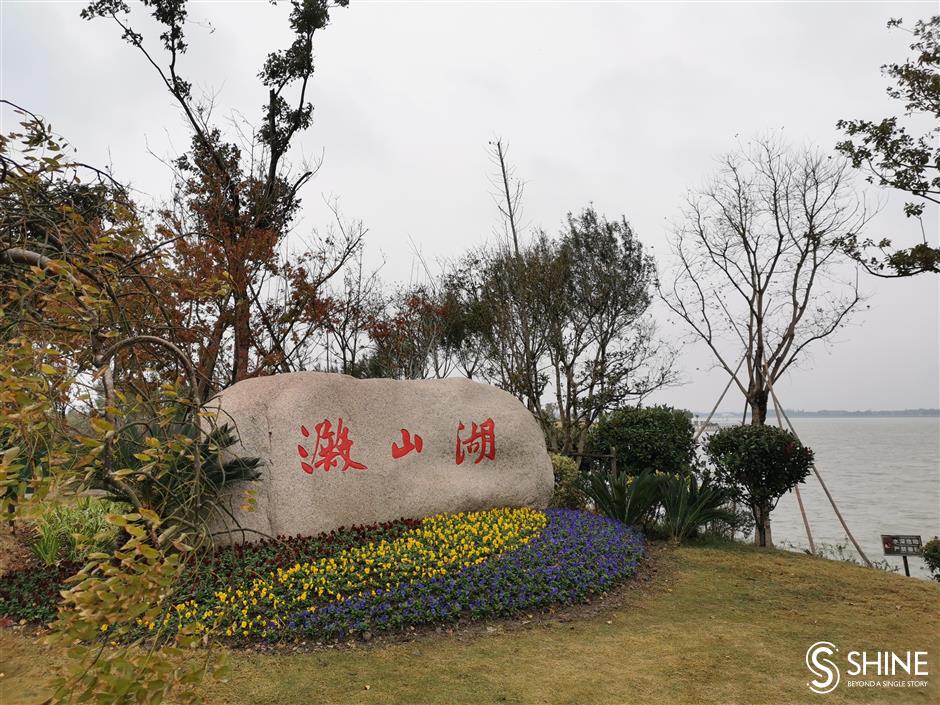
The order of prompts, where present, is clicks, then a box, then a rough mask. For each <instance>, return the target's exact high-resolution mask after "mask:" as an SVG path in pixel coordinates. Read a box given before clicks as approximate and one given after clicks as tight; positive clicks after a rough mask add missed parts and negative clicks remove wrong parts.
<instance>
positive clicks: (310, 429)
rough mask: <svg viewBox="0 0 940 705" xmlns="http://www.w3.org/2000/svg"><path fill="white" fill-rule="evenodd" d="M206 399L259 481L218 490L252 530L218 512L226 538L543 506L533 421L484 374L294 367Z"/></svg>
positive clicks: (544, 456)
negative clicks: (401, 375)
mask: <svg viewBox="0 0 940 705" xmlns="http://www.w3.org/2000/svg"><path fill="white" fill-rule="evenodd" d="M208 407H209V408H211V409H214V410H217V411H219V416H218V422H219V423H229V424H231V425H233V426H234V427H235V428H236V430H237V433H238V437H239V444H238V445H237V446H234V447H233V448H232V449H231V451H232V452H234V453H236V454H237V455H240V456H243V457H256V458H260V459H261V460H262V461H263V466H262V467H261V472H262V477H261V480H260V481H258V482H253V483H245V484H243V485H241V486H238V487H234V488H232V489H231V490H230V491H229V492H228V493H227V495H226V497H225V502H226V506H227V508H228V509H229V511H231V512H232V514H233V515H234V517H235V519H236V520H237V526H239V527H242V528H246V529H251V530H253V531H254V532H259V533H253V532H241V531H237V529H236V522H234V521H231V520H226V521H225V522H224V523H225V524H226V525H225V526H216V527H215V529H214V530H215V531H225V530H229V531H231V530H236V531H237V534H229V535H228V538H229V540H233V541H241V540H247V541H252V540H258V539H259V538H261V535H262V534H264V535H269V536H276V535H279V534H284V535H292V534H307V535H309V534H317V533H319V532H322V531H329V530H331V529H334V528H337V527H339V526H350V525H353V524H370V523H375V522H383V521H389V520H392V519H397V518H399V517H423V516H427V515H430V514H435V513H438V512H459V511H471V510H478V509H488V508H492V507H500V506H545V504H546V503H547V502H548V500H549V498H550V497H551V493H552V483H553V476H552V466H551V461H550V460H549V457H548V453H547V452H546V450H545V441H544V438H543V435H542V432H541V430H540V429H539V426H538V424H537V423H536V421H535V419H534V418H533V417H532V415H531V414H530V413H529V411H528V410H527V409H526V408H525V406H523V405H522V404H521V403H519V401H518V400H516V399H515V398H514V397H513V396H512V395H510V394H508V393H506V392H504V391H502V390H500V389H497V388H496V387H493V386H490V385H487V384H480V383H477V382H472V381H470V380H466V379H435V380H406V381H399V380H386V379H369V380H359V379H355V378H353V377H347V376H346V375H338V374H328V373H322V372H296V373H291V374H281V375H274V376H271V377H259V378H256V379H247V380H244V381H242V382H239V383H238V384H235V385H233V386H232V387H229V388H228V389H226V390H225V391H223V392H222V393H221V394H220V395H219V396H217V397H216V398H215V399H213V400H212V401H211V402H210V403H209V404H208ZM246 490H252V492H253V505H254V506H253V508H252V509H251V510H250V511H246V502H245V496H246ZM223 540H224V539H223Z"/></svg>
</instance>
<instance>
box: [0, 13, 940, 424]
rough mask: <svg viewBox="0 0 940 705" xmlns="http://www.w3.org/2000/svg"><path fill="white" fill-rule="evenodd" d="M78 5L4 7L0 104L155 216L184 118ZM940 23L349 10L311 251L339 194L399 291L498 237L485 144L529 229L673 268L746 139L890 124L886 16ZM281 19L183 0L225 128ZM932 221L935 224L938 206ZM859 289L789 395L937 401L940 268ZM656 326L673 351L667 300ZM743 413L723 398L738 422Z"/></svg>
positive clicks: (282, 41)
mask: <svg viewBox="0 0 940 705" xmlns="http://www.w3.org/2000/svg"><path fill="white" fill-rule="evenodd" d="M132 4H133V3H132ZM82 7H83V3H71V2H45V1H33V2H18V1H16V0H0V19H2V27H0V39H2V66H0V78H2V86H0V94H2V95H3V97H5V98H7V99H10V100H12V101H14V102H16V103H19V104H21V105H23V106H25V107H28V108H29V109H31V110H33V111H35V112H37V113H40V114H42V115H43V116H45V117H46V118H47V119H48V120H50V121H51V122H52V123H53V126H54V127H55V128H56V130H57V131H58V132H60V133H61V134H63V135H64V136H66V137H67V138H68V139H69V141H70V142H71V143H72V144H73V145H75V146H77V147H78V148H79V151H80V155H81V158H82V159H83V160H84V161H86V162H89V163H94V164H98V165H103V164H108V163H110V164H112V165H113V169H114V172H115V175H116V176H117V177H118V178H119V179H121V180H123V181H125V182H130V183H132V184H133V186H134V187H136V188H137V189H139V190H140V192H141V194H140V195H139V197H140V198H141V200H142V201H144V202H148V201H154V202H157V201H159V200H160V199H162V198H164V197H165V196H166V195H167V194H168V193H169V185H170V175H169V172H168V170H167V169H166V168H165V167H164V166H163V165H162V164H161V163H160V161H159V160H158V159H157V158H155V157H154V156H152V155H151V154H149V153H148V148H149V149H150V150H152V151H153V152H154V153H155V154H156V155H158V156H161V157H168V156H171V155H173V154H175V153H177V152H179V151H182V150H183V149H184V148H185V146H186V144H187V141H188V137H187V131H186V128H185V125H184V123H183V121H182V119H181V117H180V114H179V112H178V110H177V108H176V107H175V105H174V104H173V102H172V100H171V99H170V97H169V96H168V94H167V93H166V92H165V90H162V89H161V85H160V83H159V80H158V79H157V77H156V75H155V74H154V73H153V72H152V69H150V67H149V66H147V65H145V63H144V60H143V58H142V56H140V55H139V54H138V53H136V52H135V50H134V49H133V48H131V47H130V46H128V45H127V44H125V43H124V42H122V41H121V39H120V33H119V30H118V28H117V27H116V26H113V25H111V24H109V23H108V22H106V21H104V20H97V21H95V22H85V21H83V20H81V19H80V18H79V16H78V14H79V11H80V10H81V8H82ZM936 11H937V5H936V3H935V2H926V3H887V2H882V3H779V4H763V3H734V4H732V3H694V4H693V3H675V4H643V3H635V4H634V3H587V2H579V3H574V2H570V3H548V2H533V3H521V2H516V3H510V2H504V3H485V2H465V3H445V2H438V3H418V2H411V3H406V2H392V1H389V2H381V3H379V2H365V1H362V0H360V1H357V0H353V2H352V4H351V5H350V7H349V8H346V9H338V10H335V11H334V13H333V24H332V25H331V26H330V27H329V28H327V30H326V31H325V32H323V33H321V34H320V35H319V36H318V37H317V39H316V49H315V51H316V59H317V72H316V74H315V76H314V81H313V86H312V88H313V90H312V94H311V97H312V100H313V102H314V105H315V110H314V125H313V127H312V128H311V129H310V130H308V131H307V132H306V133H305V134H303V135H301V137H300V139H299V140H298V141H297V145H298V147H299V149H298V150H297V151H296V152H295V153H294V154H293V155H292V156H293V159H294V160H295V161H298V160H300V159H301V158H302V157H303V156H306V157H315V156H317V155H319V154H320V153H321V150H322V151H323V153H324V163H323V167H322V169H321V170H320V172H319V173H318V175H317V177H316V179H315V180H314V181H313V182H312V183H311V184H309V185H308V186H307V187H306V189H305V191H304V192H303V198H304V216H303V220H302V222H301V223H300V224H299V225H298V227H297V229H296V233H297V236H298V237H299V236H309V234H310V231H311V229H312V228H313V227H322V226H324V225H326V224H327V222H328V221H329V212H328V211H327V210H326V208H325V206H324V205H323V200H322V199H323V196H329V195H333V196H338V197H339V198H340V204H341V208H342V210H343V212H344V214H345V215H346V216H347V217H352V218H357V219H362V220H363V221H364V222H365V224H366V226H367V227H368V228H369V235H368V237H367V258H368V261H369V262H370V263H371V264H373V265H378V264H380V263H381V262H382V261H383V260H384V261H385V265H384V267H383V269H382V275H381V276H382V278H383V279H384V280H385V281H386V282H404V281H408V280H409V279H411V278H412V277H413V276H414V271H415V269H416V263H415V256H414V251H413V249H412V245H411V241H413V242H414V243H416V245H417V246H418V248H419V249H420V251H421V253H422V255H423V256H424V258H425V259H426V260H428V261H429V262H432V263H433V262H435V261H438V260H443V259H447V258H454V257H457V256H458V255H460V254H461V253H462V252H463V251H465V250H466V249H467V248H468V247H470V246H473V245H477V244H479V243H481V242H483V241H484V240H486V239H488V238H492V237H493V232H494V229H495V228H496V227H497V226H498V222H499V221H498V214H497V211H496V208H495V206H494V205H493V201H492V198H491V195H490V194H491V191H492V187H491V185H490V182H489V178H490V177H491V175H492V165H491V163H490V161H489V158H488V155H487V151H486V146H487V141H488V140H490V139H492V138H493V137H494V136H496V135H501V136H502V137H503V138H504V139H506V140H508V141H509V143H510V145H511V152H510V157H511V161H512V162H513V163H514V164H515V166H516V168H517V171H518V174H519V176H520V177H522V178H523V179H524V180H525V181H526V198H525V204H524V220H525V222H527V223H528V224H530V225H532V226H542V227H544V228H545V229H546V230H548V231H550V232H554V231H557V230H558V228H559V226H560V225H561V222H562V220H563V218H564V216H565V213H566V212H567V211H569V210H575V211H576V210H578V209H580V208H582V207H583V206H585V205H586V204H587V203H588V202H590V201H593V203H594V205H595V207H596V208H597V209H598V211H599V212H601V213H604V214H606V215H607V216H608V217H609V218H611V219H614V218H617V217H619V215H620V214H624V215H626V217H627V219H628V220H629V221H630V222H631V223H632V225H633V226H634V229H635V230H636V231H637V233H638V234H639V236H640V238H641V239H642V241H643V242H644V243H645V244H646V245H647V247H648V248H649V249H650V250H651V251H652V252H653V254H654V255H655V256H656V257H657V260H658V263H659V266H660V269H661V271H666V270H668V267H669V259H668V246H667V243H666V236H667V233H668V232H669V221H670V219H675V218H676V217H677V216H678V210H679V207H680V205H681V203H682V198H683V195H684V193H685V191H686V189H688V188H690V187H695V186H697V185H699V184H700V183H701V182H702V181H703V180H704V179H705V178H706V177H707V176H708V175H709V174H710V173H711V172H712V171H713V170H714V169H715V166H716V158H717V157H718V156H720V155H721V154H722V153H723V152H725V151H727V150H729V149H731V148H733V146H734V144H735V136H736V135H740V136H741V137H743V138H747V137H749V136H753V135H755V134H759V133H764V132H767V131H769V130H777V129H781V128H782V129H783V130H784V134H785V135H786V136H787V138H788V139H789V140H791V141H792V142H793V143H795V144H798V145H802V144H815V145H818V146H820V147H821V148H823V149H825V150H831V149H832V147H833V145H834V144H835V143H836V142H837V141H838V139H839V138H840V135H839V133H838V131H837V130H836V129H835V123H836V121H837V120H838V119H840V118H869V119H880V118H881V117H884V116H887V115H895V114H898V112H899V109H900V107H901V106H900V104H896V103H895V102H893V101H891V100H889V99H888V98H887V97H886V96H885V93H884V90H885V87H886V86H887V85H888V84H887V81H886V80H885V79H884V78H883V77H882V76H881V73H880V70H879V67H880V66H881V65H882V64H884V63H887V62H889V61H902V60H903V59H904V58H906V57H907V55H908V50H907V45H908V44H909V42H910V36H909V35H908V34H906V33H904V32H902V31H898V30H894V31H888V30H887V29H886V28H885V22H886V21H887V20H888V18H889V17H903V18H904V19H905V20H906V21H907V24H908V25H909V24H911V23H912V22H913V21H914V20H915V19H917V18H921V17H926V16H928V15H929V14H931V13H932V12H936ZM286 13H287V8H286V7H281V8H272V7H271V6H270V5H268V4H267V3H266V2H261V1H259V2H237V3H236V2H193V3H191V17H192V19H193V20H194V21H200V22H202V21H210V20H211V24H212V27H213V28H214V32H211V33H210V31H209V29H208V26H207V25H203V26H191V27H190V29H189V34H188V36H189V43H190V50H189V52H188V53H187V54H186V55H185V56H184V57H183V59H182V62H181V66H180V71H181V73H182V75H183V76H185V77H187V78H189V79H190V80H191V81H192V82H193V84H194V90H195V91H196V92H199V91H203V92H206V93H212V94H215V104H216V115H217V117H219V118H228V117H229V116H230V115H232V114H233V111H237V112H239V113H241V114H243V115H244V116H246V117H247V118H248V119H250V120H251V121H254V122H257V119H258V116H259V115H260V108H261V105H262V103H263V101H264V98H265V95H264V91H263V89H262V88H261V86H260V83H259V82H258V80H257V79H256V74H257V71H258V69H259V68H260V66H261V64H262V62H263V60H264V56H265V55H266V53H267V52H268V51H270V50H273V49H275V48H281V47H283V46H285V45H286V42H287V41H289V32H288V31H287V30H286V27H287V24H286ZM141 27H143V28H145V29H152V27H149V26H148V25H147V24H146V23H142V24H141ZM148 38H150V39H151V43H152V45H153V46H155V41H153V40H154V39H155V34H154V33H153V32H152V31H151V32H150V33H149V35H148ZM2 127H3V129H4V130H8V129H10V127H12V126H11V125H3V126H2ZM870 195H871V197H873V198H874V199H875V200H879V199H880V200H881V201H883V202H885V205H884V209H883V211H882V213H881V214H880V215H879V216H878V217H877V218H876V220H875V221H874V222H873V223H872V225H871V228H870V230H869V233H870V234H871V235H872V236H873V237H875V239H878V238H880V237H882V236H885V235H893V236H895V235H896V237H895V239H896V240H899V241H907V242H911V241H912V238H914V237H916V236H917V235H916V233H915V232H913V231H912V230H910V228H912V227H914V225H915V224H914V222H912V221H907V220H906V219H904V218H903V216H902V215H900V205H901V203H902V199H901V198H891V199H890V200H886V196H887V194H886V193H885V192H883V191H877V190H876V191H874V192H872V193H871V194H870ZM928 225H929V227H930V228H931V229H932V230H934V231H935V230H936V228H937V227H938V221H937V212H936V209H934V211H933V212H932V213H931V215H930V220H929V222H928ZM899 228H903V229H904V230H899ZM899 233H900V234H899ZM862 283H863V288H864V290H865V291H866V292H867V293H868V295H869V300H868V301H867V303H868V304H869V305H870V309H868V310H863V311H862V312H860V313H859V314H858V315H857V316H856V318H855V319H854V324H853V326H851V327H850V328H848V329H846V330H844V331H842V332H841V333H840V334H839V335H838V336H837V337H836V338H835V339H834V340H835V344H834V345H832V346H831V347H828V348H827V347H826V346H818V347H816V348H815V349H814V351H813V352H812V354H811V356H810V357H808V358H806V359H804V361H803V364H802V366H801V367H800V368H798V369H793V370H791V371H790V372H789V373H788V376H787V378H786V380H785V381H784V382H781V383H780V384H779V385H778V393H779V394H780V396H781V398H782V401H783V403H784V404H785V405H786V406H787V407H791V408H805V409H819V408H829V409H832V408H846V409H866V408H884V409H889V408H907V407H938V406H940V380H938V368H940V364H938V360H940V332H938V318H940V315H938V299H940V297H938V293H940V277H937V276H926V275H925V276H922V277H918V278H914V279H908V280H879V279H875V278H873V277H868V276H864V277H863V279H862ZM655 314H656V316H657V318H658V319H659V320H660V322H661V323H660V325H661V330H662V331H663V333H664V334H666V335H667V336H669V337H672V338H675V337H677V335H678V333H679V330H680V329H679V328H678V327H677V326H676V325H671V324H670V322H669V320H668V318H667V316H666V313H665V311H664V310H663V307H661V306H657V307H656V308H655ZM679 365H680V367H681V369H682V373H683V376H684V380H685V384H684V385H682V386H679V387H674V388H671V389H669V390H666V391H664V392H662V393H661V394H658V395H657V397H656V399H655V400H656V401H663V402H667V403H671V404H675V405H679V406H684V407H686V408H692V409H696V410H707V409H708V408H709V407H710V406H711V405H712V403H713V402H714V400H715V398H716V397H717V395H718V393H720V391H721V389H722V388H723V386H724V383H725V381H726V377H725V376H724V373H722V372H721V371H719V370H714V369H711V366H712V361H711V358H710V357H709V354H708V352H707V351H706V350H705V349H704V347H703V346H700V345H694V346H690V347H687V348H685V349H684V350H683V352H682V355H681V357H680V360H679ZM741 406H742V401H741V400H740V399H739V398H738V397H737V396H734V395H733V393H729V398H728V401H726V403H725V404H724V405H723V407H722V408H723V409H727V410H739V409H740V408H741Z"/></svg>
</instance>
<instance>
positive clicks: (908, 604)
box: [0, 545, 940, 705]
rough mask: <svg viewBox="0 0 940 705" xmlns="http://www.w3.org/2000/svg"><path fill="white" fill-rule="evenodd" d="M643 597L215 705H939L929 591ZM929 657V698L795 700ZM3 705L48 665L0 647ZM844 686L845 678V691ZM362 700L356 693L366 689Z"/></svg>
mask: <svg viewBox="0 0 940 705" xmlns="http://www.w3.org/2000/svg"><path fill="white" fill-rule="evenodd" d="M657 568H658V570H657V573H656V574H655V576H654V577H653V578H652V581H651V583H649V584H648V587H646V588H643V589H636V590H627V591H625V592H623V593H620V594H618V595H616V596H614V597H613V598H611V599H608V600H606V601H604V602H603V603H602V604H598V603H595V604H594V605H592V606H591V607H589V608H587V611H584V612H580V613H579V612H577V611H576V612H574V613H569V614H563V615H560V616H555V617H553V616H551V615H549V616H544V617H541V618H539V617H537V618H536V619H534V620H532V621H531V622H529V623H528V624H522V621H521V620H517V621H515V622H506V623H498V624H495V625H493V627H491V629H490V630H486V629H482V628H479V629H473V630H470V631H469V632H457V633H456V634H453V635H449V634H446V633H440V634H437V633H429V634H423V635H418V636H417V637H416V638H415V639H414V640H413V641H409V642H404V643H396V644H378V643H371V644H368V645H361V644H360V645H359V646H358V647H357V648H354V649H351V648H347V647H343V648H337V649H321V650H316V651H312V652H306V653H281V654H261V653H253V652H243V651H240V652H234V653H233V654H232V662H233V673H232V675H231V677H230V678H229V680H228V682H227V683H224V684H216V685H214V686H213V687H212V689H211V690H210V691H209V692H208V693H207V695H208V701H209V702H210V703H213V704H216V703H217V704H219V705H222V704H231V705H235V704H238V705H247V704H249V703H251V704H254V703H258V704H261V703H265V704H268V705H270V704H276V703H284V704H285V705H286V704H290V705H294V704H299V703H309V704H311V705H314V704H326V703H336V704H340V703H343V704H345V703H376V704H381V705H386V704H390V703H402V704H408V705H421V704H423V703H447V704H454V705H457V704H464V703H466V704H468V705H469V704H473V705H480V704H483V703H570V704H571V705H591V704H593V703H598V704H601V703H603V704H604V705H611V704H618V703H675V704H679V703H690V704H691V703H695V704H697V705H705V704H707V703H722V704H723V705H733V704H734V703H746V704H747V705H758V704H760V703H787V704H789V703H809V702H814V701H818V702H821V703H823V702H824V703H827V704H828V703H852V702H869V703H882V702H884V703H921V702H922V703H937V702H940V584H937V583H928V582H925V581H921V580H915V579H910V578H904V577H901V576H898V575H894V574H887V573H883V572H880V571H875V570H866V569H862V568H859V567H856V566H852V565H848V564H845V563H839V562H835V561H825V560H821V559H814V558H810V557H808V556H804V555H799V554H794V553H784V552H761V551H758V550H756V549H754V548H752V547H749V546H738V545H735V546H722V547H708V548H706V547H688V548H680V549H677V550H665V551H662V552H660V553H659V555H658V557H657ZM820 640H827V641H831V642H834V643H835V644H836V646H838V647H840V649H841V650H842V651H843V652H847V651H849V650H868V651H875V650H886V649H887V650H896V651H907V650H912V651H913V650H918V651H928V652H929V657H928V662H929V669H930V676H929V680H930V686H929V688H927V689H918V690H914V689H889V690H886V689H880V688H877V689H876V688H846V687H844V683H843V684H842V685H840V686H839V688H838V689H837V690H836V691H834V692H832V693H830V694H828V695H825V696H821V695H815V694H813V693H811V692H810V691H809V689H808V688H807V685H806V684H807V682H808V681H809V680H810V674H809V672H808V671H807V670H806V667H805V665H804V663H803V658H804V654H805V652H806V649H807V647H809V646H810V645H811V644H813V643H814V642H816V641H820ZM0 651H2V654H0V671H2V672H3V673H4V675H3V678H2V680H0V703H2V705H19V704H20V703H32V702H38V701H39V700H40V699H41V698H42V696H43V694H44V691H43V689H42V686H41V682H42V679H43V678H44V676H45V674H46V673H47V672H48V669H49V665H50V662H54V661H55V660H56V659H57V654H56V653H54V652H52V651H50V650H47V649H46V648H45V647H40V646H37V645H36V644H35V643H34V641H32V640H30V639H28V638H27V637H24V636H21V635H18V634H15V633H13V632H11V631H9V630H4V631H3V632H0ZM844 678H845V675H844V674H843V679H844ZM367 686H368V688H367Z"/></svg>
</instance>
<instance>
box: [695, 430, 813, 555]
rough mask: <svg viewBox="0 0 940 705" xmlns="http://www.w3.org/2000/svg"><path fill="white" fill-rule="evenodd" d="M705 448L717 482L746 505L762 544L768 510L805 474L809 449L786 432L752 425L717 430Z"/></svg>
mask: <svg viewBox="0 0 940 705" xmlns="http://www.w3.org/2000/svg"><path fill="white" fill-rule="evenodd" d="M706 450H707V452H708V455H709V457H710V458H711V460H712V461H713V462H714V464H715V468H716V477H717V479H718V480H719V482H721V483H723V484H725V485H727V486H728V487H729V488H730V489H731V493H732V498H733V499H735V500H740V501H743V502H746V503H747V504H748V506H749V507H750V509H751V513H752V514H753V516H754V524H755V529H756V531H757V537H758V543H759V544H760V545H761V546H766V545H767V536H766V527H767V525H768V524H769V520H770V512H771V511H773V509H774V507H776V506H777V502H778V501H779V500H780V498H781V497H782V496H783V495H784V494H785V493H786V492H788V491H789V490H791V489H793V488H794V487H796V485H798V484H799V483H801V482H803V480H805V479H806V476H807V475H809V471H810V467H811V465H812V464H813V451H812V450H811V449H810V448H807V447H806V446H804V445H803V444H801V443H800V441H799V439H797V438H796V436H794V435H793V434H792V433H790V432H789V431H784V430H783V429H780V428H777V427H775V426H754V425H748V426H729V427H727V428H722V429H719V430H718V431H716V432H715V433H714V434H712V435H711V437H709V439H708V443H707V445H706Z"/></svg>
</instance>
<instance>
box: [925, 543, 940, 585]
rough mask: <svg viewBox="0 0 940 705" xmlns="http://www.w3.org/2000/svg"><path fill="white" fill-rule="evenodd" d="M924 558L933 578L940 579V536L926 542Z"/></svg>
mask: <svg viewBox="0 0 940 705" xmlns="http://www.w3.org/2000/svg"><path fill="white" fill-rule="evenodd" d="M923 558H924V563H926V564H927V568H928V569H929V570H930V574H931V575H932V576H933V579H934V580H937V581H940V538H937V537H936V536H934V537H933V538H932V539H930V541H928V542H927V543H925V544H924V552H923Z"/></svg>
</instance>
